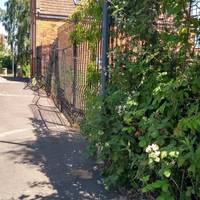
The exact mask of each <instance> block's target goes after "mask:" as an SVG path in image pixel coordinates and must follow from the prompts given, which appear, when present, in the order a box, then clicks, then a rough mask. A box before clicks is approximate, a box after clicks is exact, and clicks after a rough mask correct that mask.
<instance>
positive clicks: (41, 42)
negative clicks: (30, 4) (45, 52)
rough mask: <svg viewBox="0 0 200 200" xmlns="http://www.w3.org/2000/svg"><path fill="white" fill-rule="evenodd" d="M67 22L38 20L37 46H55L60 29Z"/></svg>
mask: <svg viewBox="0 0 200 200" xmlns="http://www.w3.org/2000/svg"><path fill="white" fill-rule="evenodd" d="M64 23H65V21H60V20H59V21H58V20H47V19H37V21H36V46H37V47H38V46H46V45H50V44H53V42H54V41H55V40H56V38H57V32H58V28H59V27H60V26H62V25H63V24H64Z"/></svg>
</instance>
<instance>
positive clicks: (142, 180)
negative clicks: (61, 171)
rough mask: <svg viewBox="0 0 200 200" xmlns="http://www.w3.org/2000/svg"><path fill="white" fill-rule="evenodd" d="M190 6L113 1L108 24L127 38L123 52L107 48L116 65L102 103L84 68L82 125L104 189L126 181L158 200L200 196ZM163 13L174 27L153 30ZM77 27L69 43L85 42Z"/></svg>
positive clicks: (198, 100)
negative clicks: (101, 167) (102, 166)
mask: <svg viewBox="0 0 200 200" xmlns="http://www.w3.org/2000/svg"><path fill="white" fill-rule="evenodd" d="M92 3H94V1H92ZM190 3H192V1H189V0H170V1H165V0H159V1H158V0H155V1H152V0H140V1H137V0H124V1H118V0H113V1H112V3H111V6H110V11H111V14H112V23H113V24H115V27H116V28H117V32H118V33H122V34H124V35H125V37H126V38H129V39H130V38H131V40H130V41H129V44H128V45H129V48H128V49H126V51H123V49H124V46H117V47H114V49H111V53H112V55H113V56H114V61H113V62H114V63H111V64H112V65H113V66H112V67H110V75H111V76H110V81H109V85H108V88H107V97H106V98H105V99H102V98H101V97H100V96H98V95H97V91H95V92H94V90H93V88H94V87H95V84H97V83H98V81H96V80H97V79H98V76H97V74H96V72H95V71H94V70H93V68H92V67H89V72H88V73H89V79H88V81H89V84H88V96H87V108H86V113H85V119H84V120H83V122H82V125H81V128H82V132H83V133H84V134H85V135H86V136H87V138H88V139H89V141H90V143H91V145H90V150H91V151H90V152H91V154H92V155H96V156H97V159H98V160H99V161H102V160H103V161H104V163H105V170H104V172H103V173H104V175H105V179H104V180H105V185H106V186H107V187H111V186H119V185H125V184H126V185H127V184H128V185H130V186H131V187H133V188H136V189H141V190H142V192H144V193H151V194H152V195H153V196H154V197H155V199H157V200H176V199H177V200H178V199H180V200H187V199H199V198H200V189H199V188H200V165H199V162H200V147H199V146H200V145H199V144H200V136H199V128H200V107H199V105H200V93H199V91H200V78H199V77H200V71H199V56H198V55H196V53H194V51H193V46H192V42H191V40H190V35H192V34H196V33H197V32H198V27H199V25H200V24H199V20H198V19H195V18H192V17H191V16H190V14H191V12H190V10H188V9H189V8H190ZM89 5H92V4H90V2H89ZM83 12H84V11H83ZM161 14H164V15H165V16H168V17H170V16H173V17H172V18H171V20H173V28H170V29H169V28H168V27H165V28H164V29H163V30H162V31H158V28H157V27H156V22H157V20H158V18H159V16H160V15H161ZM99 16H100V14H99ZM99 16H98V18H97V19H98V20H99V19H100V18H99ZM82 28H83V27H82V26H80V27H79V28H78V30H79V31H77V32H76V34H77V35H76V37H74V38H75V39H78V38H80V37H81V34H82V33H84V34H83V35H85V37H83V38H82V40H79V41H80V42H85V41H88V39H87V37H86V36H87V32H85V30H84V31H83V29H82ZM118 33H115V32H112V34H111V36H112V37H116V35H117V34H118ZM93 36H95V34H94V35H93ZM97 39H98V38H97V36H96V40H97ZM91 41H95V40H91ZM122 66H123V68H122ZM92 85H93V86H94V87H92Z"/></svg>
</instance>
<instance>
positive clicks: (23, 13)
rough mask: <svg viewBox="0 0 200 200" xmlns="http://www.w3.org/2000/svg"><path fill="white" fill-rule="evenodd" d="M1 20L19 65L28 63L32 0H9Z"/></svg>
mask: <svg viewBox="0 0 200 200" xmlns="http://www.w3.org/2000/svg"><path fill="white" fill-rule="evenodd" d="M5 6H6V11H5V12H4V13H3V16H2V17H1V21H2V22H3V25H4V27H5V29H6V31H7V32H8V43H9V45H10V46H11V50H12V53H13V54H14V55H15V57H16V59H15V60H16V62H17V64H19V65H24V64H28V62H29V57H30V56H29V46H30V41H29V38H28V32H29V29H30V17H29V14H30V1H29V0H8V1H7V2H6V3H5Z"/></svg>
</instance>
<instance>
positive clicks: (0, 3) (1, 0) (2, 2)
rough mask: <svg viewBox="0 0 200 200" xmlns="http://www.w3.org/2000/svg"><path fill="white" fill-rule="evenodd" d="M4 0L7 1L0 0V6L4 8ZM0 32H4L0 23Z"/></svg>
mask: <svg viewBox="0 0 200 200" xmlns="http://www.w3.org/2000/svg"><path fill="white" fill-rule="evenodd" d="M6 1H7V0H0V8H2V9H5V7H4V3H5V2H6ZM1 33H3V34H6V32H5V29H4V27H3V26H2V24H1V23H0V34H1Z"/></svg>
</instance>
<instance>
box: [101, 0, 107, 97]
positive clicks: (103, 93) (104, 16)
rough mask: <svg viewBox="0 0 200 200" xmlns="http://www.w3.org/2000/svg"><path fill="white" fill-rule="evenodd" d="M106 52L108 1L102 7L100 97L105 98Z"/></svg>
mask: <svg viewBox="0 0 200 200" xmlns="http://www.w3.org/2000/svg"><path fill="white" fill-rule="evenodd" d="M108 51H109V13H108V1H105V3H104V5H103V35H102V72H101V85H102V88H101V89H102V91H101V93H102V96H103V97H105V96H106V87H107V82H108Z"/></svg>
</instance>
